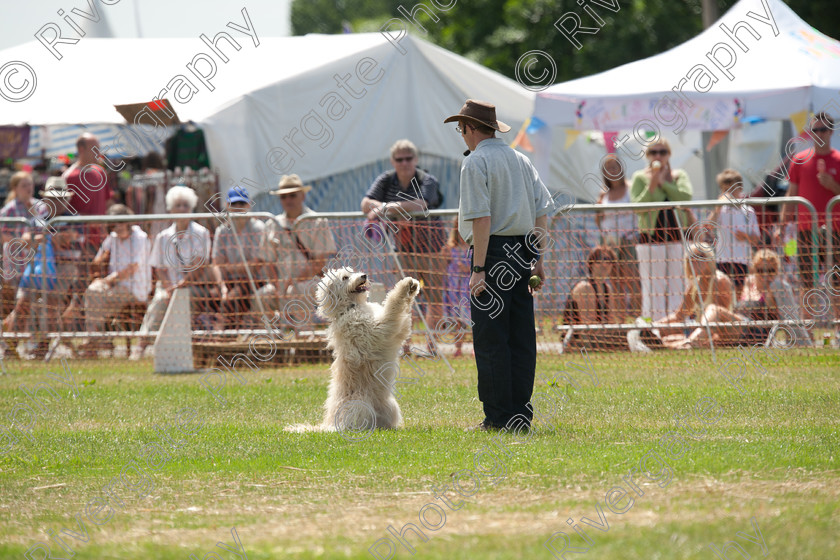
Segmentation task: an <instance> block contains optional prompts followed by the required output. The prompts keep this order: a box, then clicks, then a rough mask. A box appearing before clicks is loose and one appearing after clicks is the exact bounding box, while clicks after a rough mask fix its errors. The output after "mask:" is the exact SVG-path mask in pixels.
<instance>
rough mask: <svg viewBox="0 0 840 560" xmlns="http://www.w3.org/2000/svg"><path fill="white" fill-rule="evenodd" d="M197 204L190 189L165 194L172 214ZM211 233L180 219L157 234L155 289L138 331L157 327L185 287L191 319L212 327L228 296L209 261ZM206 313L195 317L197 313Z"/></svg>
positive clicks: (140, 349) (153, 257)
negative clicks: (174, 296)
mask: <svg viewBox="0 0 840 560" xmlns="http://www.w3.org/2000/svg"><path fill="white" fill-rule="evenodd" d="M197 204H198V195H196V193H195V191H194V190H192V189H191V188H189V187H185V186H183V185H177V186H174V187H172V188H171V189H169V191H167V193H166V209H167V211H169V212H170V213H172V214H189V213H191V212H192V211H193V210H194V209H195V207H196V205H197ZM210 253H211V241H210V231H209V230H208V229H207V228H206V227H204V226H202V225H200V224H197V223H195V222H194V221H192V220H191V219H190V218H179V219H176V220H175V222H174V223H173V224H172V225H171V226H169V227H168V228H166V229H165V230H163V231H162V232H160V233H159V234H157V236H156V237H155V242H154V245H153V246H152V254H151V257H150V259H149V260H150V261H151V264H152V267H153V271H154V274H155V277H156V279H157V286H156V288H155V295H154V297H153V298H152V302H151V303H150V304H149V309H148V311H146V316H145V317H144V318H143V325H142V326H141V327H140V332H141V333H142V334H146V333H148V332H150V331H155V330H158V329H159V328H160V324H161V322H162V321H163V316H164V314H165V313H166V309H167V307H168V306H169V299H170V298H171V297H172V293H173V292H174V291H175V290H177V289H179V288H185V289H188V290H189V291H190V307H191V309H192V311H193V318H194V319H196V318H198V319H204V320H202V321H201V323H202V324H201V326H202V327H204V328H211V327H212V326H213V324H212V323H211V321H210V319H209V318H208V317H207V315H208V314H209V313H208V311H209V312H210V313H212V312H213V306H215V311H216V312H218V303H219V301H220V299H221V296H222V295H225V294H227V287H226V286H225V284H224V282H222V275H221V273H220V272H219V269H218V267H217V266H215V265H213V264H212V263H211V261H210ZM202 311H204V312H205V313H204V314H203V315H199V316H198V317H196V315H197V312H202ZM146 343H147V341H146V340H145V339H141V341H140V343H139V344H138V345H137V346H135V347H134V348H133V349H132V354H131V356H130V359H139V358H140V356H142V352H143V350H144V348H145V345H146Z"/></svg>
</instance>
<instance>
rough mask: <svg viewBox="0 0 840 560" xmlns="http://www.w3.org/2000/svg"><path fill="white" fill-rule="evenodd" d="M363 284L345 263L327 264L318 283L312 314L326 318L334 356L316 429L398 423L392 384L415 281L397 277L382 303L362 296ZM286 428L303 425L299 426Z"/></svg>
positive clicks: (405, 334) (407, 329) (417, 289)
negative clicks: (329, 266)
mask: <svg viewBox="0 0 840 560" xmlns="http://www.w3.org/2000/svg"><path fill="white" fill-rule="evenodd" d="M369 288H370V284H369V283H368V281H367V275H366V274H364V273H361V272H356V271H354V270H353V269H351V268H347V267H345V268H339V269H333V270H330V271H329V272H327V273H326V274H325V275H324V278H323V279H322V280H321V282H320V283H319V284H318V291H317V301H318V315H320V316H321V317H323V318H324V319H326V320H328V321H329V322H330V326H329V327H328V328H327V347H328V348H329V349H330V350H332V353H333V356H334V360H333V363H332V365H331V366H330V386H329V395H328V397H327V402H326V403H325V404H324V409H325V414H324V421H323V423H322V424H321V425H320V426H319V427H318V428H317V429H319V430H321V431H334V430H353V431H362V430H372V429H374V428H397V427H399V426H400V425H401V424H402V413H401V412H400V405H399V404H398V403H397V399H396V398H394V394H393V386H394V383H395V382H396V379H397V375H398V373H399V359H400V349H401V348H402V344H403V342H404V341H405V340H406V339H407V338H408V337H409V336H410V335H411V304H412V303H413V302H414V299H415V298H416V297H417V295H418V294H419V293H420V282H418V281H417V280H415V279H414V278H403V279H402V280H400V281H399V282H397V285H396V286H394V289H392V290H391V291H390V292H388V295H387V296H386V297H385V301H384V303H383V304H382V305H380V304H378V303H372V302H369V301H368V300H367V296H368V294H367V292H368V289H369ZM292 429H293V430H294V431H306V427H303V426H297V427H293V428H292ZM310 429H311V428H310Z"/></svg>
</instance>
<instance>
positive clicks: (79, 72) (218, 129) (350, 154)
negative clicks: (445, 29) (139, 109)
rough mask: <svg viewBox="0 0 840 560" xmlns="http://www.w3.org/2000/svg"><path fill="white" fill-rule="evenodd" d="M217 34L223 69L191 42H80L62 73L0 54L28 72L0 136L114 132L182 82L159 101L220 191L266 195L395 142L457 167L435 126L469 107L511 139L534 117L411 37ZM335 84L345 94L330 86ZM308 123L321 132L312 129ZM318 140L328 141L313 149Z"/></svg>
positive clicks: (450, 132)
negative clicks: (202, 155)
mask: <svg viewBox="0 0 840 560" xmlns="http://www.w3.org/2000/svg"><path fill="white" fill-rule="evenodd" d="M227 31H229V32H230V34H231V36H232V37H233V38H234V39H235V40H236V41H237V42H238V44H239V45H240V46H241V50H239V51H236V50H235V49H234V47H233V46H232V45H228V44H227V43H226V42H225V41H221V42H220V48H221V49H222V51H224V53H225V54H226V55H227V56H228V57H229V61H228V62H227V63H224V62H222V61H221V60H220V59H219V57H218V56H216V55H212V54H210V53H211V52H212V51H211V49H210V48H209V47H208V46H207V45H206V44H205V43H204V42H202V41H201V40H200V39H197V38H196V39H90V38H84V39H82V40H80V41H79V42H78V43H76V44H74V45H68V44H62V45H58V48H59V51H60V52H61V53H62V54H63V56H64V58H63V60H60V61H59V60H56V59H55V57H53V56H52V55H51V54H50V53H49V52H48V51H47V49H46V48H45V47H43V46H42V45H41V44H40V43H38V42H30V43H27V44H25V45H21V46H19V47H14V48H11V49H6V50H5V51H3V52H2V53H1V54H2V58H3V59H5V60H20V61H26V62H27V63H28V64H30V66H31V67H32V68H33V69H34V70H35V72H36V74H37V88H36V90H35V92H34V93H33V95H32V96H31V97H30V98H29V99H26V100H25V101H23V102H19V103H0V124H29V125H49V124H76V123H81V124H89V123H124V122H125V121H124V120H123V118H122V117H121V116H120V115H119V113H117V111H116V109H114V105H120V104H128V103H137V102H144V101H151V100H152V98H153V97H154V96H156V95H158V94H159V92H160V91H161V90H162V89H164V88H166V87H167V84H170V83H171V84H172V85H173V86H175V87H174V88H173V89H177V87H178V84H177V83H174V82H175V81H177V80H176V78H177V77H178V76H185V77H186V78H188V79H189V80H190V81H191V82H192V83H194V84H195V87H196V88H197V89H198V92H196V93H195V94H194V95H193V96H192V97H191V98H190V99H189V100H188V101H186V102H179V100H178V99H177V97H176V95H175V93H174V91H170V92H169V93H167V94H166V95H165V96H164V97H165V98H166V99H168V100H169V101H170V103H171V104H172V106H173V107H174V109H175V111H176V113H177V114H178V116H179V118H180V119H181V121H187V120H194V121H196V122H198V123H200V124H201V125H202V126H203V127H204V129H205V133H206V139H207V142H208V148H209V151H210V156H211V161H212V162H213V164H214V166H218V167H219V169H220V174H221V179H222V183H223V184H226V183H227V181H229V180H231V179H233V180H236V181H238V180H239V179H240V178H242V177H250V178H252V180H255V181H256V182H258V183H261V184H270V185H276V183H277V180H278V177H279V175H280V174H281V173H292V172H293V173H297V174H299V175H300V176H301V177H302V178H303V179H304V180H313V179H318V178H322V177H327V176H330V175H333V174H336V173H340V172H342V171H346V170H350V169H354V168H357V167H359V166H361V165H364V164H367V163H370V162H373V161H378V160H382V159H383V158H387V156H388V148H389V147H390V146H391V145H392V144H393V142H394V141H395V140H397V139H399V138H409V139H411V140H412V141H413V142H414V143H415V144H416V145H417V147H418V148H419V149H420V151H421V152H426V153H433V154H436V155H442V156H445V157H450V158H453V159H457V158H459V157H460V154H461V152H463V150H464V145H463V140H462V139H461V137H460V136H459V135H458V134H456V133H455V131H454V126H452V125H444V124H443V119H444V118H445V117H446V116H448V115H451V114H453V113H457V112H458V110H459V109H460V107H461V105H463V103H464V100H465V99H467V98H469V97H474V98H478V99H487V100H490V101H492V102H493V103H495V104H496V105H497V107H498V118H499V119H501V120H503V121H505V122H508V123H509V124H511V126H514V127H518V126H519V125H521V124H522V123H523V122H524V121H525V120H526V119H527V118H528V117H529V116H530V114H531V112H532V110H533V99H534V94H533V93H532V92H530V91H528V90H526V89H525V88H523V87H522V86H521V85H520V84H518V83H517V82H515V81H513V80H510V79H508V78H505V77H504V76H501V75H500V74H497V73H496V72H493V71H491V70H488V69H487V68H484V67H483V66H480V65H478V64H476V63H473V62H471V61H469V60H467V59H465V58H463V57H460V56H458V55H455V54H453V53H451V52H448V51H446V50H445V49H441V48H439V47H437V46H435V45H432V44H430V43H427V42H425V41H423V40H420V39H417V38H416V37H413V36H411V35H406V36H405V37H403V38H402V40H401V41H400V42H399V46H400V47H401V48H402V50H400V49H398V48H396V47H395V46H394V45H392V44H391V43H390V42H388V41H387V40H386V39H385V37H384V36H383V34H381V33H359V34H345V35H306V36H302V37H281V38H259V45H258V46H256V47H255V45H254V42H253V40H252V39H251V38H250V37H248V36H247V35H245V34H242V33H238V32H234V31H232V30H230V29H227ZM208 35H210V36H212V34H208ZM201 53H204V54H207V55H208V56H210V57H211V58H212V59H213V60H214V62H215V63H216V66H217V68H216V74H215V76H213V77H212V78H210V79H209V82H210V83H211V85H212V87H213V91H210V89H209V88H208V87H207V86H205V85H203V84H201V82H200V81H199V80H198V78H196V77H195V76H194V75H193V74H192V73H191V72H190V71H189V70H188V69H187V67H186V65H187V64H188V63H190V62H191V61H193V60H194V57H196V56H198V55H199V54H201ZM199 58H200V57H199ZM364 59H368V61H367V62H362V61H363V60H364ZM372 63H375V66H372ZM196 64H197V66H198V68H199V69H201V70H206V69H209V67H210V65H209V63H207V62H203V61H201V60H197V61H196ZM380 71H381V72H382V75H381V77H380V78H379V79H378V80H377V81H376V82H371V83H370V84H367V85H365V84H363V83H362V82H360V79H359V75H361V76H362V77H364V76H367V78H369V81H370V80H372V79H373V78H375V77H376V76H377V75H379V72H380ZM207 73H208V74H209V73H210V72H207ZM366 73H367V74H366ZM337 76H338V77H339V78H337ZM341 77H346V78H347V82H348V84H347V86H344V87H342V86H340V85H339V84H338V80H339V79H340V78H341ZM18 78H19V76H18V77H12V81H13V82H16V80H18ZM178 79H183V78H178ZM17 83H20V82H17ZM179 83H181V84H183V83H184V82H179ZM184 87H185V88H186V86H184ZM348 87H349V88H354V89H353V91H350V90H349V89H347V88H348ZM182 91H186V89H184V90H182ZM362 91H364V92H365V93H364V94H363V95H360V93H361V92H362ZM331 94H334V95H332V96H331ZM339 97H340V98H342V99H343V100H344V105H346V106H345V107H343V108H342V104H341V103H340V101H338V98H339ZM328 109H330V110H331V111H332V112H333V114H332V116H330V115H328V114H327V112H326V111H327V110H328ZM342 113H343V114H342ZM307 115H310V118H309V119H307V118H306V117H307ZM318 119H320V121H322V122H323V125H324V127H326V128H323V127H321V128H320V129H319V127H320V126H321V125H320V123H319V121H318ZM304 127H306V128H307V130H303V129H304ZM327 129H329V131H330V132H331V133H332V134H333V137H332V139H331V140H329V141H328V139H327V137H326V136H325V137H324V138H320V139H318V140H312V139H311V138H314V137H317V136H318V135H319V134H320V133H321V131H324V130H327ZM516 130H517V129H516V128H515V129H514V131H513V132H511V133H509V134H508V135H507V136H510V138H509V140H511V141H512V140H513V135H515V134H516ZM325 134H326V133H325ZM287 137H288V139H285V138H287ZM292 144H294V145H295V146H296V148H294V147H292ZM273 148H277V149H285V150H286V151H287V152H288V153H289V158H287V159H286V160H285V161H286V163H288V162H290V161H291V158H293V159H294V160H295V162H294V165H292V166H291V167H289V168H288V169H282V170H279V169H280V167H278V166H276V165H275V166H274V167H273V168H269V167H268V164H266V159H267V156H268V155H269V152H271V150H272V149H273ZM301 153H302V154H304V155H300V154H301ZM274 154H275V156H276V154H277V151H275V152H274ZM272 157H274V156H272ZM281 163H282V162H281ZM258 167H261V171H256V168H258ZM260 174H262V175H263V176H264V178H265V181H260V180H259V179H258V176H259V175H260Z"/></svg>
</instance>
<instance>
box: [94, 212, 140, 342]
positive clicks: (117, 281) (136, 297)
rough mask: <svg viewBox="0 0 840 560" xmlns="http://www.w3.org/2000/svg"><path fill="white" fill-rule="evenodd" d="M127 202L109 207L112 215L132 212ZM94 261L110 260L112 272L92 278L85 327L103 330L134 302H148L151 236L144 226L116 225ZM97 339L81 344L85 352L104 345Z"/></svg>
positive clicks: (108, 261) (125, 214) (96, 330)
mask: <svg viewBox="0 0 840 560" xmlns="http://www.w3.org/2000/svg"><path fill="white" fill-rule="evenodd" d="M132 214H134V212H132V211H131V210H130V209H129V208H128V207H127V206H124V205H122V204H115V205H113V206H111V207H110V208H109V209H108V215H109V216H128V215H132ZM93 262H94V264H97V263H100V262H102V263H104V262H107V263H108V264H107V270H108V274H107V276H105V277H104V278H97V279H96V280H94V281H93V282H91V284H90V286H88V288H87V290H86V291H85V296H84V310H85V329H86V330H87V331H88V332H92V333H95V332H101V331H102V330H104V327H105V321H107V320H108V319H110V318H111V317H113V316H114V315H116V314H118V313H119V312H120V311H121V310H122V309H123V308H124V307H125V306H127V305H130V304H132V303H145V302H146V301H147V300H148V298H149V291H150V290H151V288H152V267H151V265H150V264H149V237H148V236H147V235H146V232H144V231H143V230H142V229H140V228H139V227H138V226H136V225H132V224H130V223H128V222H121V223H118V224H116V225H115V226H114V231H113V232H111V234H110V235H109V236H108V237H106V238H105V240H104V241H103V242H102V245H101V246H100V248H99V252H98V253H97V254H96V257H95V258H94V260H93ZM104 346H105V345H103V344H101V343H100V342H99V341H97V340H94V341H91V342H88V343H86V344H84V345H83V346H82V347H81V348H79V353H80V354H81V355H91V354H93V353H94V352H95V351H96V350H98V349H100V348H102V347H104Z"/></svg>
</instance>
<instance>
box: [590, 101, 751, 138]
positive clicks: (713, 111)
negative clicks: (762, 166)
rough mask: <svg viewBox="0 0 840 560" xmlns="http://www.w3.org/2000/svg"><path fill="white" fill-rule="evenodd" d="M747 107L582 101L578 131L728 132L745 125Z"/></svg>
mask: <svg viewBox="0 0 840 560" xmlns="http://www.w3.org/2000/svg"><path fill="white" fill-rule="evenodd" d="M743 114H744V107H743V104H742V103H741V101H740V100H739V99H735V98H732V99H720V100H717V101H713V100H710V101H706V102H698V101H696V100H695V101H694V103H693V106H690V105H689V104H688V103H686V102H685V101H681V100H678V99H677V98H676V97H673V96H667V97H659V98H655V99H653V98H652V99H647V100H637V101H627V102H622V101H615V100H603V99H596V100H590V101H581V102H580V103H579V104H578V106H577V108H576V109H575V129H576V130H633V129H634V128H635V127H636V126H638V127H639V128H640V129H648V130H653V129H654V128H658V129H659V130H660V131H661V132H664V131H671V130H676V129H679V130H683V129H684V128H688V129H695V130H697V129H699V130H724V129H730V128H734V127H737V126H740V124H741V118H743Z"/></svg>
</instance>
